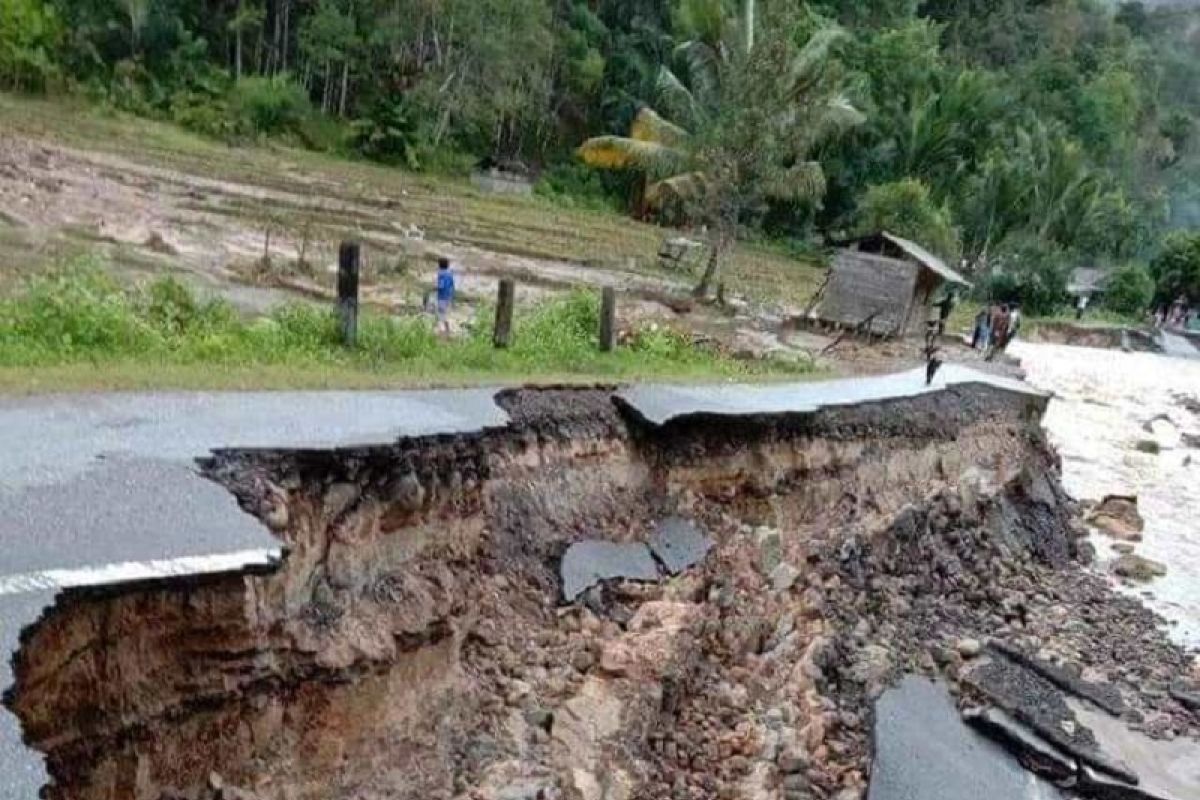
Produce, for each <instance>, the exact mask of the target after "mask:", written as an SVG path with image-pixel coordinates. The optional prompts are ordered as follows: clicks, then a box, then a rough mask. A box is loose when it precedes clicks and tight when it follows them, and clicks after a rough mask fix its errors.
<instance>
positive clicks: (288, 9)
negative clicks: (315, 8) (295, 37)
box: [283, 0, 292, 72]
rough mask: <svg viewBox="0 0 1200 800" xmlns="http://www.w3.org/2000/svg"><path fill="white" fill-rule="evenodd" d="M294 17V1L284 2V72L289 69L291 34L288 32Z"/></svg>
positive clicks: (287, 0) (284, 0)
mask: <svg viewBox="0 0 1200 800" xmlns="http://www.w3.org/2000/svg"><path fill="white" fill-rule="evenodd" d="M291 17H292V0H283V72H287V69H288V42H289V40H290V38H291V33H290V32H289V30H288V27H289V23H290V22H291Z"/></svg>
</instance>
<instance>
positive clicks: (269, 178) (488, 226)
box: [0, 93, 823, 306]
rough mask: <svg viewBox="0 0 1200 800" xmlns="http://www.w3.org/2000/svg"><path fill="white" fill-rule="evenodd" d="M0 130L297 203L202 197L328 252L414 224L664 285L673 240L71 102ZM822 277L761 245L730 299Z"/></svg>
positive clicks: (807, 264) (730, 279) (735, 278)
mask: <svg viewBox="0 0 1200 800" xmlns="http://www.w3.org/2000/svg"><path fill="white" fill-rule="evenodd" d="M0 129H3V130H5V132H6V133H9V134H12V135H17V136H24V137H27V138H30V139H34V140H44V141H48V142H55V143H59V144H63V145H67V146H70V147H74V148H77V149H80V150H85V151H90V152H99V153H106V154H110V155H115V156H119V157H121V158H123V159H127V160H129V161H132V162H135V163H137V164H139V165H142V166H148V167H159V168H165V169H169V170H173V171H176V172H178V173H182V175H183V176H184V180H185V181H186V180H188V178H189V176H199V177H202V178H204V179H217V180H227V181H233V182H237V183H242V184H249V185H252V186H257V187H261V188H264V189H274V190H278V191H283V192H287V193H289V194H290V195H292V199H291V200H276V201H272V202H271V203H269V204H265V203H251V202H247V201H246V200H245V199H244V198H236V197H232V196H228V195H225V194H223V193H222V192H221V190H220V188H219V187H214V186H204V187H202V189H203V194H204V195H205V197H206V200H205V205H206V207H207V208H206V210H208V211H213V212H215V213H228V214H233V215H236V216H238V217H240V218H244V219H249V220H252V221H254V222H255V223H261V224H262V225H264V226H266V225H269V226H271V227H275V228H286V229H288V230H291V231H298V230H299V229H301V228H302V227H305V226H310V227H311V226H316V227H317V228H318V230H317V231H314V234H319V235H322V236H323V237H325V238H327V239H329V240H330V241H334V240H336V239H337V238H339V237H340V236H341V235H344V234H346V233H353V234H354V235H356V236H362V235H363V234H367V235H368V238H369V234H370V232H371V230H372V229H376V230H378V226H380V225H392V224H400V225H404V226H407V225H409V224H416V225H417V226H419V227H420V228H422V229H423V230H424V231H425V232H426V235H427V237H428V238H430V239H431V240H438V241H453V242H460V243H464V244H470V245H475V246H477V247H480V248H482V249H485V250H490V251H493V252H497V253H506V254H513V255H518V256H531V257H537V258H544V259H552V260H562V261H570V262H576V263H581V264H585V265H597V266H606V267H619V268H622V269H624V268H632V269H633V270H634V271H636V272H639V273H643V274H647V275H653V276H659V277H663V276H666V275H668V273H664V272H663V271H661V270H660V269H659V268H658V266H657V261H656V254H657V251H658V247H659V244H660V242H661V241H662V239H663V237H664V236H665V235H667V234H668V233H670V231H668V230H666V229H663V228H659V227H657V226H654V225H648V224H644V223H640V222H636V221H634V220H631V219H629V218H628V217H626V216H624V215H621V214H618V213H614V212H612V211H604V210H594V209H593V210H589V209H586V208H577V207H568V206H564V204H563V203H562V202H561V201H558V200H556V199H555V198H553V197H549V198H547V197H537V196H535V197H532V198H518V197H502V196H495V195H488V194H484V193H481V192H479V191H477V190H476V189H475V188H474V187H472V186H471V184H470V182H469V181H466V180H462V179H457V178H447V177H440V176H433V175H425V174H415V173H411V172H406V171H403V170H399V169H394V168H389V167H384V166H380V165H376V164H372V163H368V162H362V161H351V160H346V159H343V158H338V157H335V156H331V155H326V154H321V153H314V152H309V151H305V150H299V149H293V148H287V147H280V146H275V145H265V146H257V147H229V146H227V145H224V144H221V143H219V142H216V141H214V140H209V139H205V138H203V137H200V136H197V135H194V134H192V133H189V132H187V131H184V130H183V129H181V128H179V127H177V126H174V125H170V124H165V123H159V122H153V121H149V120H145V119H140V118H134V117H130V116H126V115H123V114H119V113H116V112H113V111H111V110H106V109H103V108H98V107H96V106H92V105H88V104H85V103H83V102H82V101H80V100H77V99H74V100H73V99H69V98H54V99H49V100H36V99H28V98H23V97H17V96H14V95H8V94H3V93H0ZM176 177H178V176H163V177H162V179H163V180H173V179H175V178H176ZM2 247H3V245H2V243H0V248H2ZM0 255H4V251H3V250H2V249H0ZM822 277H823V269H822V268H821V266H820V265H819V264H818V263H817V262H816V261H815V260H812V259H806V258H795V257H793V256H792V255H789V254H788V253H787V252H785V251H784V250H783V249H781V248H778V247H769V246H762V245H757V244H743V245H741V246H739V247H738V248H736V250H735V252H734V253H733V254H732V256H731V257H730V260H729V263H728V265H727V267H726V275H725V279H726V282H727V284H728V288H729V289H730V290H731V291H733V292H737V293H741V294H744V295H746V296H747V297H749V298H750V299H751V300H755V301H760V302H766V303H771V304H783V303H786V304H789V305H793V306H802V305H803V304H804V303H805V302H806V301H807V300H808V299H809V298H810V297H811V295H812V293H813V292H814V291H815V289H816V287H817V286H818V285H819V284H820V281H821V279H822Z"/></svg>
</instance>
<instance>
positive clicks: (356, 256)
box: [337, 242, 362, 347]
mask: <svg viewBox="0 0 1200 800" xmlns="http://www.w3.org/2000/svg"><path fill="white" fill-rule="evenodd" d="M361 259H362V249H361V247H360V246H359V244H358V242H342V245H341V247H340V248H339V249H338V305H337V310H338V322H339V323H340V327H341V333H342V344H344V345H346V346H347V347H354V345H355V343H356V342H357V341H358V272H359V265H360V264H361Z"/></svg>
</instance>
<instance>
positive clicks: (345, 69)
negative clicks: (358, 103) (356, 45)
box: [338, 60, 350, 118]
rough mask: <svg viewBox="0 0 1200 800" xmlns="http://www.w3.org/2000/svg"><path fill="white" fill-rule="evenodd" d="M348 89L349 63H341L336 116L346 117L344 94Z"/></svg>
mask: <svg viewBox="0 0 1200 800" xmlns="http://www.w3.org/2000/svg"><path fill="white" fill-rule="evenodd" d="M349 88H350V61H349V60H346V61H343V62H342V96H341V99H339V100H338V116H339V117H343V118H344V117H345V116H346V93H347V91H348V90H349Z"/></svg>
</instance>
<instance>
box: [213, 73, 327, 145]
mask: <svg viewBox="0 0 1200 800" xmlns="http://www.w3.org/2000/svg"><path fill="white" fill-rule="evenodd" d="M228 102H229V111H230V115H231V117H232V119H233V120H234V122H235V127H236V129H237V130H238V132H240V133H246V134H259V135H265V136H277V135H280V134H286V133H299V132H300V129H301V126H302V125H303V123H304V121H305V120H306V119H308V117H309V116H311V115H312V104H311V103H309V100H308V95H307V94H305V92H304V89H303V87H301V86H298V85H296V84H295V83H293V82H292V81H291V79H290V78H289V77H288V76H286V75H279V76H276V77H273V78H261V77H250V78H242V79H241V80H239V81H237V82H236V83H234V85H233V88H232V89H231V90H230V92H229V101H228Z"/></svg>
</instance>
